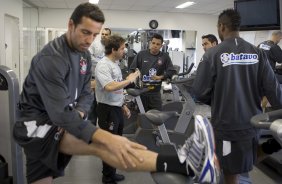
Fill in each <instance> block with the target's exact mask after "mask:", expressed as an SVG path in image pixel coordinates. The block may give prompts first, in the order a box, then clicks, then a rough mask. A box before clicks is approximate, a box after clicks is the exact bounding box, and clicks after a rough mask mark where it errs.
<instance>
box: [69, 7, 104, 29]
mask: <svg viewBox="0 0 282 184" xmlns="http://www.w3.org/2000/svg"><path fill="white" fill-rule="evenodd" d="M82 17H88V18H90V19H92V20H94V21H96V22H100V23H104V22H105V16H104V13H103V12H102V10H101V9H100V8H99V7H98V6H96V5H94V4H91V3H81V4H80V5H78V6H77V7H76V8H75V9H74V11H73V13H72V15H71V17H70V19H71V20H72V21H73V23H74V25H75V26H77V25H78V24H79V23H81V19H82Z"/></svg>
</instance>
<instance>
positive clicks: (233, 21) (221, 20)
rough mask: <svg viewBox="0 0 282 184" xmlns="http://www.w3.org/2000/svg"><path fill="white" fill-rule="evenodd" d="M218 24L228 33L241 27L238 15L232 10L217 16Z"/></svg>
mask: <svg viewBox="0 0 282 184" xmlns="http://www.w3.org/2000/svg"><path fill="white" fill-rule="evenodd" d="M218 24H224V25H225V26H227V27H228V29H229V30H230V31H239V30H240V25H241V17H240V14H239V13H238V12H237V11H235V10H234V9H226V10H224V11H223V12H222V13H221V14H220V15H219V16H218Z"/></svg>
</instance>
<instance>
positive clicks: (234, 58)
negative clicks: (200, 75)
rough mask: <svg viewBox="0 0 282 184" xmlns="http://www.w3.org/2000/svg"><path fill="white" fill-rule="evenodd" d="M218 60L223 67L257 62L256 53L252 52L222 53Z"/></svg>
mask: <svg viewBox="0 0 282 184" xmlns="http://www.w3.org/2000/svg"><path fill="white" fill-rule="evenodd" d="M220 60H221V62H222V63H223V65H222V66H223V67H225V66H229V65H252V64H256V63H257V62H258V55H257V54H254V53H240V54H234V53H222V54H221V55H220Z"/></svg>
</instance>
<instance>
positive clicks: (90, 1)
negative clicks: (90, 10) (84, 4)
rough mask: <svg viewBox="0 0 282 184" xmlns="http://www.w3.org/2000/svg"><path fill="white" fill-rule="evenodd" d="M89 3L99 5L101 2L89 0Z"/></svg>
mask: <svg viewBox="0 0 282 184" xmlns="http://www.w3.org/2000/svg"><path fill="white" fill-rule="evenodd" d="M89 3H91V4H98V3H99V0H89Z"/></svg>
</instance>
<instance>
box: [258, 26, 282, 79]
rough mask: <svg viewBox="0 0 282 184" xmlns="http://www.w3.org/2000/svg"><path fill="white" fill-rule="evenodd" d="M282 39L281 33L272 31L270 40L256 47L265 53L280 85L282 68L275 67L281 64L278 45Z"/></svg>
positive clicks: (281, 56) (281, 57) (281, 51)
mask: <svg viewBox="0 0 282 184" xmlns="http://www.w3.org/2000/svg"><path fill="white" fill-rule="evenodd" d="M281 39H282V32H281V31H274V32H273V33H272V34H271V39H270V40H267V41H264V42H262V43H260V44H259V45H258V47H259V48H260V49H262V50H264V51H265V53H266V55H267V57H268V60H269V63H270V65H271V67H272V69H273V71H274V72H275V73H276V77H277V79H278V81H279V82H280V83H282V76H281V75H282V68H281V67H277V66H276V64H277V63H280V64H281V63H282V50H281V48H280V46H279V45H278V43H279V42H280V40H281Z"/></svg>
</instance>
